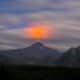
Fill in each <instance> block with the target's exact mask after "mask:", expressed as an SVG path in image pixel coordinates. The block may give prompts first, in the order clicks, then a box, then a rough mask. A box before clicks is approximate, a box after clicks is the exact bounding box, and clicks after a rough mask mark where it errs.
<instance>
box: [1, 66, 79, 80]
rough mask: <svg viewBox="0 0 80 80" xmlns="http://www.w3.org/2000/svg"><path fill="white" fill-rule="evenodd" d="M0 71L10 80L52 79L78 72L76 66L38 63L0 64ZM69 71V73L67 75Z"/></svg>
mask: <svg viewBox="0 0 80 80" xmlns="http://www.w3.org/2000/svg"><path fill="white" fill-rule="evenodd" d="M0 73H1V77H2V79H0V80H3V79H8V80H9V79H10V80H35V79H36V80H54V79H58V78H59V79H61V80H64V78H65V77H66V78H68V77H71V74H72V77H73V76H74V75H75V74H76V73H78V74H79V73H80V70H79V69H78V68H76V69H75V68H74V69H72V68H65V67H53V66H51V67H49V66H38V65H0ZM69 73H71V74H70V75H69ZM1 77H0V78H1Z"/></svg>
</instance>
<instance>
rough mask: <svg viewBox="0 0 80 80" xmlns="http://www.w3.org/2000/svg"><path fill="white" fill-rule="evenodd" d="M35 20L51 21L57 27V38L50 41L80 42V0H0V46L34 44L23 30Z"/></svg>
mask: <svg viewBox="0 0 80 80" xmlns="http://www.w3.org/2000/svg"><path fill="white" fill-rule="evenodd" d="M33 23H40V24H51V25H52V26H51V27H55V28H56V29H57V33H56V36H57V37H56V38H55V39H52V40H50V41H49V40H46V41H47V42H49V43H48V44H53V45H54V44H55V45H58V46H61V45H62V47H64V46H65V45H66V44H67V46H70V45H73V46H75V45H79V44H80V43H79V41H80V36H79V35H80V0H4V1H3V0H0V44H1V45H0V48H1V49H7V48H8V49H10V48H11V49H12V48H20V47H25V46H26V44H25V43H27V44H30V42H29V40H28V39H24V37H23V31H22V30H23V29H24V28H26V27H29V25H31V24H33ZM44 42H45V41H44ZM67 46H65V47H67Z"/></svg>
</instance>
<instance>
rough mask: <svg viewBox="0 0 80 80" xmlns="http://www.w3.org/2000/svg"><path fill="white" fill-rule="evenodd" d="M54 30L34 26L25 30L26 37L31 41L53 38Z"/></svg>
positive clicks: (47, 27) (42, 26)
mask: <svg viewBox="0 0 80 80" xmlns="http://www.w3.org/2000/svg"><path fill="white" fill-rule="evenodd" d="M51 30H52V29H51V28H50V27H49V26H46V25H33V26H31V27H28V28H26V29H24V33H25V35H26V36H27V37H28V38H29V39H38V40H40V39H48V38H50V37H51V32H52V31H51ZM53 32H54V31H53Z"/></svg>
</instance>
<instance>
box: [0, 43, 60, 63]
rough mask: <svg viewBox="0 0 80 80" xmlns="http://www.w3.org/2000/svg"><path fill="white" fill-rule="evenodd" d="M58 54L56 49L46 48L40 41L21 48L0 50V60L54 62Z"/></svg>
mask: <svg viewBox="0 0 80 80" xmlns="http://www.w3.org/2000/svg"><path fill="white" fill-rule="evenodd" d="M2 56H3V58H2ZM5 56H6V57H5ZM60 56H61V54H60V52H59V51H58V50H56V49H51V48H48V47H46V46H44V45H43V44H42V43H40V42H37V43H34V44H32V45H31V46H29V47H27V48H23V49H16V50H7V51H0V60H1V61H2V62H4V63H11V64H14V63H16V64H24V63H29V64H54V62H55V61H56V60H57V59H58V58H59V57H60ZM11 61H12V62H11Z"/></svg>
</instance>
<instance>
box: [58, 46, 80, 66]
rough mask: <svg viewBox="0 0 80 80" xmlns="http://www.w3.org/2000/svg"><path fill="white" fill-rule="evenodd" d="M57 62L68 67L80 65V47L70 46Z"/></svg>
mask: <svg viewBox="0 0 80 80" xmlns="http://www.w3.org/2000/svg"><path fill="white" fill-rule="evenodd" d="M56 63H57V65H62V66H66V67H80V47H77V48H70V49H69V50H68V51H67V52H65V53H64V54H63V56H62V57H60V58H59V59H58V60H57V62H56Z"/></svg>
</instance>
